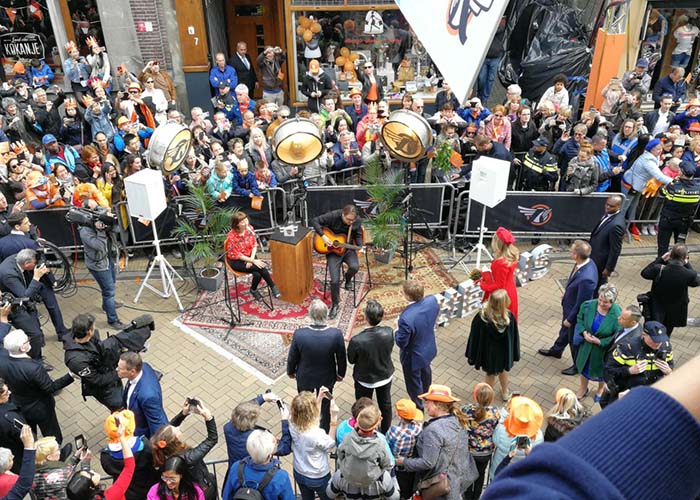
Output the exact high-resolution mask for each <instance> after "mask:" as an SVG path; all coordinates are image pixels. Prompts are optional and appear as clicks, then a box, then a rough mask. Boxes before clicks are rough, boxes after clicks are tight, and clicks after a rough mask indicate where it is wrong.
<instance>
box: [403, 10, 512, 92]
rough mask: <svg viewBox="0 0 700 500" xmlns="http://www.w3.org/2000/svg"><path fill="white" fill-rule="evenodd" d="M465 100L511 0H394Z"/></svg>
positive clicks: (442, 71)
mask: <svg viewBox="0 0 700 500" xmlns="http://www.w3.org/2000/svg"><path fill="white" fill-rule="evenodd" d="M394 1H395V2H396V4H397V5H398V6H399V8H400V9H401V13H402V14H403V15H404V17H405V18H406V20H407V21H408V23H409V24H410V25H411V28H413V31H415V33H416V35H417V36H418V39H419V40H420V41H421V43H422V44H423V46H424V47H425V49H426V50H427V51H428V54H430V57H431V58H432V60H433V61H434V62H435V65H436V66H437V67H438V69H439V70H440V72H441V73H442V75H443V76H444V77H445V79H446V80H447V81H448V83H449V84H450V87H451V88H452V91H453V92H454V93H455V95H456V96H457V98H459V100H460V102H463V101H464V100H465V99H466V97H467V95H468V94H469V90H470V89H471V88H472V85H473V83H474V82H475V80H476V78H477V76H478V74H479V69H480V68H481V63H482V62H483V60H484V58H485V57H486V52H487V51H488V49H489V46H490V45H491V39H492V38H493V35H494V34H495V33H496V30H497V29H498V22H499V21H500V19H501V17H502V16H503V12H504V11H505V10H506V6H507V5H508V0H430V1H426V0H394Z"/></svg>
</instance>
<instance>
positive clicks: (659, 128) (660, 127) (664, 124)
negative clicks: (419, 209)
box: [651, 110, 669, 137]
mask: <svg viewBox="0 0 700 500" xmlns="http://www.w3.org/2000/svg"><path fill="white" fill-rule="evenodd" d="M668 126H669V123H668V111H666V112H665V113H662V112H661V110H659V119H658V120H656V125H654V130H653V131H652V132H651V135H653V136H654V137H656V136H657V135H658V134H663V133H664V132H666V131H667V130H668Z"/></svg>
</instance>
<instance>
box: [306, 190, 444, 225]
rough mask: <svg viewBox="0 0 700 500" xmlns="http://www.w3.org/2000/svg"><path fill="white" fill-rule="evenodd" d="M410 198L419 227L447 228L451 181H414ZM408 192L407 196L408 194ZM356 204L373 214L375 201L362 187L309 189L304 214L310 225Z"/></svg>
mask: <svg viewBox="0 0 700 500" xmlns="http://www.w3.org/2000/svg"><path fill="white" fill-rule="evenodd" d="M411 193H412V194H413V199H412V200H411V203H412V206H413V208H414V214H413V219H414V223H415V224H416V227H420V225H421V224H428V225H429V226H431V227H438V226H443V227H448V225H449V221H450V218H451V215H452V211H451V206H452V201H453V198H454V188H453V187H452V186H451V185H450V184H412V185H411ZM407 195H408V193H406V194H405V195H404V198H405V196H407ZM349 203H353V204H355V205H357V207H358V208H359V209H360V215H361V216H362V217H371V213H372V209H373V204H372V200H371V199H369V197H368V195H367V190H366V189H365V188H364V187H363V186H318V187H309V188H308V189H307V190H306V200H305V213H306V223H307V224H308V223H309V222H310V221H311V219H313V218H314V217H316V216H318V215H321V214H324V213H326V212H329V211H331V210H337V209H338V208H342V207H343V206H345V205H347V204H349Z"/></svg>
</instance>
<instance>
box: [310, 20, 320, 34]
mask: <svg viewBox="0 0 700 500" xmlns="http://www.w3.org/2000/svg"><path fill="white" fill-rule="evenodd" d="M311 31H312V32H313V33H319V32H320V31H321V25H320V24H318V23H317V22H314V23H313V24H312V25H311Z"/></svg>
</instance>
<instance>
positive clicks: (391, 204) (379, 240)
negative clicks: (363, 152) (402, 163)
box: [363, 158, 404, 264]
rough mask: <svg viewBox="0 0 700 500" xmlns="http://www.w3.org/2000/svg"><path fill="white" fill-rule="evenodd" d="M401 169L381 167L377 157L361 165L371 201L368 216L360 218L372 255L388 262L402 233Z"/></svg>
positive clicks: (378, 260) (378, 259) (377, 259)
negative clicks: (367, 217)
mask: <svg viewBox="0 0 700 500" xmlns="http://www.w3.org/2000/svg"><path fill="white" fill-rule="evenodd" d="M401 176H402V173H401V172H394V171H391V170H384V168H383V166H382V163H381V161H380V160H379V159H378V158H375V159H372V160H370V161H368V162H367V164H366V165H365V180H366V185H365V189H366V190H367V196H368V198H369V201H371V202H372V207H373V208H372V210H371V214H370V218H369V219H367V220H366V221H363V224H364V226H365V227H366V228H367V229H368V230H369V232H370V233H371V236H372V244H373V246H374V259H375V260H376V261H377V262H381V263H384V264H388V263H389V262H390V261H391V259H392V258H393V256H394V252H395V251H396V248H397V247H398V245H399V241H400V240H401V237H402V235H403V209H402V207H401V205H400V203H399V201H400V200H399V197H400V196H401V193H403V190H404V186H403V185H402V184H401Z"/></svg>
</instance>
